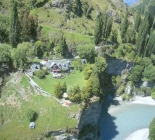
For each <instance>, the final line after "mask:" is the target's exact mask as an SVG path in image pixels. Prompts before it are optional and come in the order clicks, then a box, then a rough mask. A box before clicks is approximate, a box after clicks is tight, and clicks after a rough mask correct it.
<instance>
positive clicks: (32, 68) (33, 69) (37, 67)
mask: <svg viewBox="0 0 155 140" xmlns="http://www.w3.org/2000/svg"><path fill="white" fill-rule="evenodd" d="M38 70H40V64H39V63H32V65H31V72H32V73H33V72H35V71H38Z"/></svg>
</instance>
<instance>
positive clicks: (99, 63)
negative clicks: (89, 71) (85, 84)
mask: <svg viewBox="0 0 155 140" xmlns="http://www.w3.org/2000/svg"><path fill="white" fill-rule="evenodd" d="M95 67H96V68H97V72H98V73H99V74H101V73H103V72H104V71H105V69H106V67H107V63H106V60H105V58H103V57H96V58H95Z"/></svg>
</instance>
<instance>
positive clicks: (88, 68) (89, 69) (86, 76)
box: [83, 64, 93, 80]
mask: <svg viewBox="0 0 155 140" xmlns="http://www.w3.org/2000/svg"><path fill="white" fill-rule="evenodd" d="M92 71H93V68H92V66H91V65H90V64H87V65H86V67H85V69H84V70H83V74H84V79H85V80H88V79H89V77H90V75H91V73H92Z"/></svg>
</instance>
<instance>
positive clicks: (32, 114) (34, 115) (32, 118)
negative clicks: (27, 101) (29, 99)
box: [27, 110, 38, 122]
mask: <svg viewBox="0 0 155 140" xmlns="http://www.w3.org/2000/svg"><path fill="white" fill-rule="evenodd" d="M37 117H38V114H37V113H36V112H35V111H33V110H28V111H27V118H28V120H29V121H30V122H32V121H33V122H34V121H36V119H37Z"/></svg>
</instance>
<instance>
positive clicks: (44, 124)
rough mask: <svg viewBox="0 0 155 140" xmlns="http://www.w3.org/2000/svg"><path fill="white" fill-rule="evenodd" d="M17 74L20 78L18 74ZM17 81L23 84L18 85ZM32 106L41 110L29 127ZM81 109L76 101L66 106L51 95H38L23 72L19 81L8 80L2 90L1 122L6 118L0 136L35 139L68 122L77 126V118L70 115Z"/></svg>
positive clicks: (1, 137) (69, 125) (3, 139)
mask: <svg viewBox="0 0 155 140" xmlns="http://www.w3.org/2000/svg"><path fill="white" fill-rule="evenodd" d="M17 77H18V78H19V75H17ZM15 78H16V77H15ZM18 78H17V79H18ZM16 81H17V80H16ZM16 84H17V85H16ZM18 85H20V87H19V89H18ZM21 87H22V88H21ZM18 91H23V92H18ZM29 109H31V110H34V111H36V112H37V114H38V118H37V120H36V122H35V123H36V128H35V129H34V130H30V129H29V121H28V119H27V117H26V113H27V111H28V110H29ZM79 109H80V107H79V105H77V104H75V105H71V106H70V108H66V107H63V106H62V105H61V104H59V103H58V102H56V101H55V100H53V99H52V98H49V97H44V96H41V95H37V94H36V93H34V92H33V90H32V89H31V87H29V84H28V80H27V77H25V76H23V75H22V76H21V78H20V80H19V81H18V83H16V82H13V83H11V82H8V83H7V84H6V86H5V87H4V88H3V90H2V98H0V122H2V121H3V120H4V124H3V125H2V126H0V139H1V140H17V139H20V140H33V139H37V138H41V137H43V135H45V134H46V133H47V132H49V131H52V130H57V129H61V128H63V129H65V128H66V127H67V126H68V127H70V128H71V127H75V126H76V125H77V120H76V119H74V118H72V119H71V118H69V116H70V114H72V113H77V112H78V111H79ZM49 139H51V138H49Z"/></svg>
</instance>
